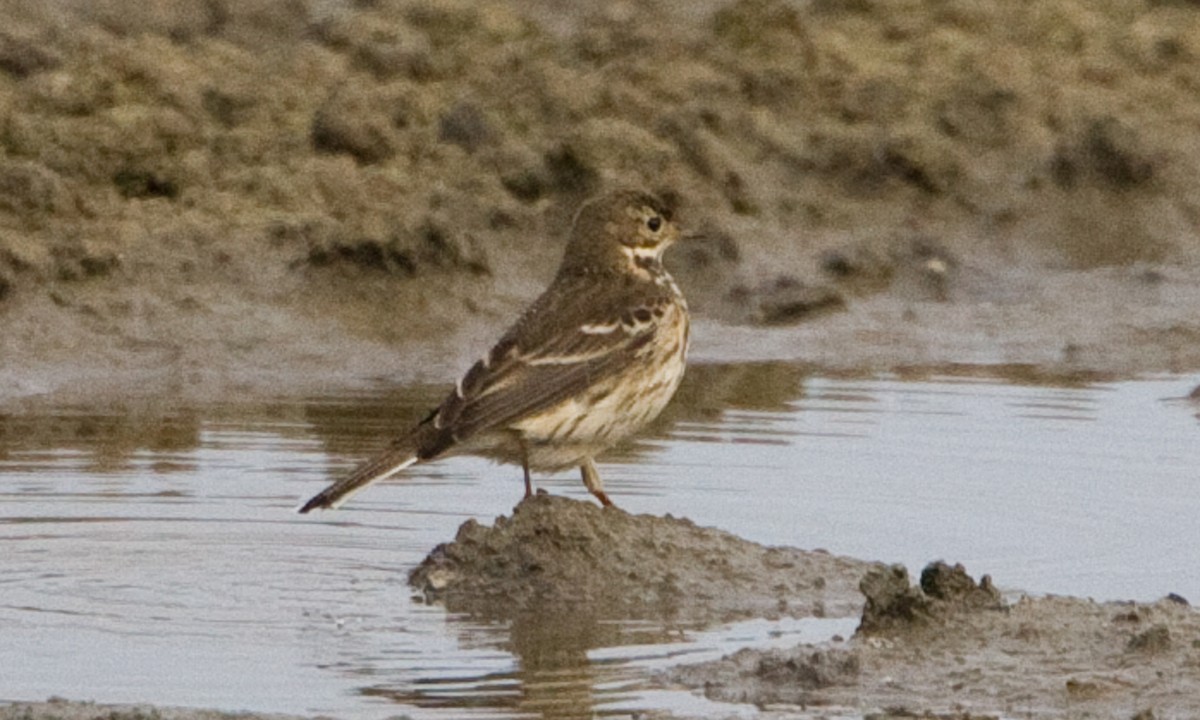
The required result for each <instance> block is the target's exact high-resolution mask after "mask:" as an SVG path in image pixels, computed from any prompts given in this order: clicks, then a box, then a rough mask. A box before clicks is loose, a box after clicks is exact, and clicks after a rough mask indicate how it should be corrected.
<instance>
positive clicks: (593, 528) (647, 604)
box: [409, 494, 869, 622]
mask: <svg viewBox="0 0 1200 720" xmlns="http://www.w3.org/2000/svg"><path fill="white" fill-rule="evenodd" d="M867 567H869V564H868V563H865V562H862V561H860V560H853V559H850V558H843V557H836V556H833V555H830V554H828V553H825V552H819V551H817V552H806V551H802V550H796V549H792V548H769V547H764V546H762V545H758V544H756V543H752V542H749V541H747V540H743V539H741V538H738V537H736V536H734V535H731V534H729V533H726V532H722V531H720V530H714V529H712V528H703V527H698V526H696V525H695V524H694V523H692V522H691V521H690V520H686V519H676V518H672V517H670V516H667V517H661V518H660V517H652V516H650V515H631V514H629V513H627V512H624V511H623V510H620V509H616V508H609V509H603V508H600V507H599V506H597V505H593V504H591V503H587V502H580V501H576V500H569V499H567V498H562V497H554V496H550V495H545V494H538V495H536V496H534V497H532V498H530V499H528V500H525V501H523V502H522V503H521V504H520V505H518V506H517V507H516V509H515V510H514V512H513V515H512V517H500V518H497V519H496V522H495V524H494V525H492V526H491V527H486V526H483V525H480V524H479V523H476V522H474V521H468V522H466V523H464V524H463V525H462V527H461V528H459V531H458V536H457V537H456V539H455V540H454V542H452V543H448V544H444V545H439V546H438V547H437V548H435V549H434V550H433V552H431V553H430V554H429V556H428V557H427V558H426V559H425V561H424V562H422V563H421V565H420V566H418V567H417V568H416V569H414V570H413V572H412V573H411V575H410V576H409V582H410V584H411V585H412V586H413V587H415V588H417V589H418V590H420V591H422V592H423V593H424V594H425V595H426V596H427V597H428V598H430V599H434V600H437V601H440V602H442V603H444V604H445V606H446V607H447V609H449V610H451V611H454V612H470V613H474V614H479V615H486V616H501V617H516V616H518V615H522V614H525V613H527V612H528V611H529V610H531V609H534V608H539V607H545V608H553V607H571V608H573V612H574V611H575V610H578V612H580V613H585V612H586V613H589V614H593V615H596V616H599V617H611V618H622V619H624V618H646V619H672V620H679V621H690V622H712V621H725V620H733V619H737V618H745V617H778V616H782V615H791V616H811V615H815V616H826V615H828V616H845V615H851V614H855V613H857V612H858V611H859V609H860V607H861V604H862V598H861V596H860V595H859V594H858V592H857V590H856V584H857V583H858V580H859V578H860V577H862V574H863V572H864V571H865V570H866V569H867Z"/></svg>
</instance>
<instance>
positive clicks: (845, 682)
mask: <svg viewBox="0 0 1200 720" xmlns="http://www.w3.org/2000/svg"><path fill="white" fill-rule="evenodd" d="M862 589H863V592H864V594H865V595H866V598H867V602H866V606H865V609H864V613H863V619H862V623H861V625H860V627H859V630H858V632H857V633H856V634H855V636H854V637H853V638H851V639H850V640H849V641H847V642H838V643H824V644H821V645H802V646H798V647H795V648H792V649H788V650H773V651H758V650H743V651H740V652H738V653H735V654H734V655H731V656H729V657H726V658H724V659H722V660H719V661H716V662H712V663H705V664H700V665H692V666H684V667H680V668H676V669H673V670H671V671H670V672H668V673H666V674H664V676H663V678H662V680H663V681H664V682H666V683H669V684H670V683H678V684H682V685H684V686H687V687H691V688H695V689H696V690H697V691H702V692H703V693H704V694H705V695H706V696H707V697H710V698H713V699H716V700H721V701H726V702H739V703H751V704H754V705H757V706H759V707H760V708H771V709H773V710H775V712H771V713H767V714H765V715H764V717H772V718H796V719H800V718H816V717H846V716H857V715H859V714H861V713H864V712H865V713H870V714H871V715H870V716H871V717H881V718H883V717H947V718H951V717H952V718H966V717H1011V716H1019V717H1029V718H1050V717H1056V718H1057V717H1093V718H1113V719H1117V718H1120V719H1121V720H1128V719H1129V718H1183V717H1195V716H1196V715H1197V714H1198V713H1200V682H1198V680H1197V675H1196V672H1195V668H1196V667H1197V664H1198V663H1200V615H1198V614H1197V613H1196V612H1195V610H1194V609H1192V608H1191V607H1190V606H1188V604H1187V602H1186V600H1184V599H1183V598H1179V597H1175V596H1171V597H1168V598H1164V599H1163V600H1160V601H1159V602H1156V603H1151V604H1145V603H1115V602H1112V603H1097V602H1093V601H1091V600H1084V599H1080V598H1070V597H1053V596H1051V597H1038V598H1031V597H1027V596H1020V597H1017V598H1015V599H1012V600H1010V601H1007V602H1006V601H1004V600H1002V598H1001V595H1000V593H999V592H997V591H996V590H995V588H994V587H993V586H992V585H991V583H990V580H989V579H988V578H986V577H985V578H984V579H983V580H982V581H981V582H980V583H978V584H977V583H975V582H974V581H973V580H972V579H971V578H970V577H968V576H967V575H966V573H965V571H964V570H963V569H962V568H961V566H959V567H954V568H951V567H949V566H946V565H944V564H940V563H938V564H934V565H931V566H929V567H928V568H926V570H925V571H924V573H923V574H922V577H921V580H920V583H919V584H918V585H915V586H910V585H909V581H908V576H907V573H906V572H905V571H904V570H903V568H898V567H893V568H887V567H883V566H878V567H876V568H875V569H873V570H872V571H871V572H870V573H869V574H868V575H867V576H866V577H865V578H864V580H863V583H862Z"/></svg>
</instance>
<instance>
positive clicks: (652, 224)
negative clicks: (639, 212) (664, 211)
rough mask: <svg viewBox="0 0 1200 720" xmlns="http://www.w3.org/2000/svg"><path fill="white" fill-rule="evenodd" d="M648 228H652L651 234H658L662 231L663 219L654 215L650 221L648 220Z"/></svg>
mask: <svg viewBox="0 0 1200 720" xmlns="http://www.w3.org/2000/svg"><path fill="white" fill-rule="evenodd" d="M646 227H648V228H650V232H658V231H659V230H661V229H662V218H660V217H659V216H657V215H654V216H653V217H651V218H650V219H648V220H646Z"/></svg>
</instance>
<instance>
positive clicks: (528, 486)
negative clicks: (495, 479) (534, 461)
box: [517, 438, 533, 500]
mask: <svg viewBox="0 0 1200 720" xmlns="http://www.w3.org/2000/svg"><path fill="white" fill-rule="evenodd" d="M517 443H518V444H519V445H520V446H521V469H522V470H524V471H525V499H526V500H528V499H529V498H531V497H533V478H532V477H530V475H529V446H528V445H526V444H525V439H524V438H518V439H517Z"/></svg>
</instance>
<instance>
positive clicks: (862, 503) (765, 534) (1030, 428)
mask: <svg viewBox="0 0 1200 720" xmlns="http://www.w3.org/2000/svg"><path fill="white" fill-rule="evenodd" d="M997 374H999V376H997ZM1195 385H1196V379H1195V378H1192V379H1190V380H1189V379H1186V378H1185V379H1166V380H1159V381H1154V382H1135V383H1113V382H1111V381H1109V380H1108V379H1105V378H1100V377H1087V376H1047V375H1045V374H1042V373H1039V372H1037V371H1036V370H1033V369H1030V368H1026V367H1011V368H985V369H980V368H974V367H952V368H934V369H928V370H920V369H914V370H909V371H905V372H904V373H901V374H899V375H897V376H891V377H887V378H879V377H869V376H852V375H846V376H835V377H831V376H829V375H821V376H813V375H811V374H810V372H809V371H808V370H807V369H806V368H804V367H802V366H797V365H790V364H783V363H763V364H753V365H740V366H695V367H692V368H690V369H689V372H688V375H687V377H686V379H685V381H684V385H683V386H682V387H681V389H680V392H679V395H678V397H677V400H676V402H675V403H673V404H672V405H671V406H670V408H669V409H668V411H667V412H666V413H665V414H664V416H663V417H662V418H660V420H659V421H658V422H657V423H656V424H655V426H654V427H653V428H651V431H650V432H649V433H648V434H647V436H645V437H643V438H642V439H640V440H638V441H635V442H633V443H630V444H629V445H627V446H625V447H623V448H619V449H617V450H616V451H614V452H613V453H611V454H610V455H609V456H607V457H606V458H605V459H606V460H607V461H608V462H611V463H614V464H615V465H616V467H612V468H610V469H609V470H610V471H611V472H610V471H606V472H605V477H606V479H609V485H610V489H611V490H612V491H613V492H614V496H615V497H616V498H617V501H618V502H619V503H620V504H622V505H623V506H625V507H626V508H628V509H630V510H632V511H637V512H648V513H654V514H663V513H666V512H670V513H673V514H676V515H685V516H687V517H690V518H692V519H694V520H695V521H696V522H698V523H700V524H704V525H716V526H718V527H722V528H724V529H727V530H731V531H733V532H735V533H738V534H740V535H743V536H746V537H750V538H752V539H755V540H758V541H760V542H766V543H771V544H785V545H793V546H799V547H816V546H823V547H828V548H830V549H831V550H833V551H835V552H845V553H849V554H854V555H859V556H864V557H871V558H879V559H883V560H899V561H903V562H906V563H908V564H910V566H911V565H916V566H918V567H919V565H920V564H922V563H924V562H925V561H928V560H931V559H934V558H939V557H941V558H945V559H948V560H963V561H965V562H966V563H967V567H968V569H969V570H971V571H978V572H991V573H993V575H994V576H995V577H996V578H997V581H998V582H1000V583H1002V584H1007V585H1009V586H1012V585H1016V586H1020V587H1027V588H1031V589H1033V590H1038V591H1053V592H1069V593H1075V594H1084V595H1095V596H1097V597H1102V598H1103V597H1138V598H1140V599H1155V598H1157V597H1159V596H1162V595H1165V594H1166V593H1167V592H1172V591H1175V592H1179V593H1180V594H1182V595H1184V596H1185V597H1189V598H1190V599H1192V600H1193V601H1195V599H1196V598H1197V597H1200V574H1198V573H1197V571H1196V569H1195V564H1194V558H1193V557H1192V556H1191V548H1194V547H1195V546H1196V545H1197V544H1200V529H1197V526H1196V524H1195V522H1194V518H1195V516H1196V515H1197V514H1198V513H1200V488H1198V487H1197V485H1196V483H1195V467H1196V466H1197V465H1198V464H1200V443H1196V442H1195V440H1196V437H1195V436H1196V432H1197V431H1198V430H1200V424H1198V423H1197V422H1196V419H1195V418H1193V414H1195V413H1196V410H1195V406H1194V404H1192V401H1188V400H1186V399H1184V396H1186V395H1187V394H1188V392H1189V390H1190V389H1191V388H1192V387H1194V386H1195ZM445 392H446V388H445V387H441V386H436V387H435V386H420V387H412V388H401V389H394V390H384V391H380V392H378V393H359V394H355V395H349V396H345V397H324V398H311V399H306V400H301V401H297V400H286V399H284V400H277V401H265V402H263V401H260V402H245V403H242V402H236V401H230V402H226V403H215V404H209V405H200V406H187V407H180V406H175V405H171V404H169V403H164V404H161V405H155V404H131V405H128V406H110V407H104V408H85V407H77V406H66V407H52V408H36V409H33V410H30V411H27V412H22V411H19V410H17V409H9V410H8V412H6V413H0V542H2V543H3V545H4V548H5V551H4V561H3V562H0V627H3V628H4V629H5V642H4V643H0V667H3V668H5V671H4V676H3V679H4V686H3V687H0V696H3V697H5V698H10V699H39V698H45V697H47V696H50V695H54V694H63V693H70V694H74V695H76V696H79V697H88V698H95V699H97V700H99V701H109V702H130V701H152V702H160V703H167V704H184V705H211V706H218V707H224V708H228V709H231V710H238V709H254V710H264V711H279V712H294V713H309V714H311V713H326V714H332V715H341V716H346V717H362V718H383V717H389V716H394V715H396V714H398V713H403V714H409V715H412V716H413V717H416V718H422V717H441V718H447V717H462V716H463V715H464V713H467V712H468V710H469V714H470V715H471V716H479V717H483V716H488V717H515V716H520V717H541V718H574V717H593V716H597V715H600V716H603V715H622V716H624V715H628V714H630V713H631V712H632V711H634V710H637V709H645V708H647V707H650V706H651V703H650V700H649V699H648V696H647V695H645V694H644V693H643V689H642V687H641V685H640V679H639V678H640V677H641V674H640V673H642V672H644V667H645V666H644V664H642V663H643V660H644V659H645V658H646V657H651V656H653V657H656V658H659V659H661V660H662V661H663V662H665V661H666V659H667V658H671V657H675V656H680V657H682V658H683V659H686V658H690V657H694V655H695V654H696V653H700V652H710V653H717V654H720V653H723V652H728V651H731V650H733V649H735V648H737V647H740V646H743V645H747V644H752V643H762V642H766V641H767V640H768V636H769V635H770V633H772V632H775V630H774V629H773V628H778V627H779V625H778V624H776V625H767V626H764V627H763V628H760V629H759V630H756V631H755V632H754V633H749V634H747V633H740V634H735V636H733V637H725V636H721V637H718V638H713V637H711V636H708V635H705V634H704V633H699V632H698V631H697V629H695V628H677V627H670V626H669V625H668V624H666V623H659V624H654V623H644V622H643V623H629V622H621V621H620V619H616V620H614V619H599V618H595V617H590V616H588V615H584V614H580V613H579V610H578V609H577V608H572V607H541V608H534V609H532V610H531V611H529V612H527V613H525V614H522V615H520V616H518V617H516V618H514V619H512V620H511V621H509V622H506V623H497V622H493V621H485V620H482V619H478V618H475V619H473V618H466V617H455V616H451V617H448V616H447V615H446V613H445V612H444V611H443V610H442V609H441V608H440V607H437V606H427V605H424V604H422V603H421V602H418V601H412V600H409V598H408V595H409V590H408V589H407V586H406V583H405V580H404V578H405V575H406V572H407V570H408V569H410V568H412V567H413V566H415V565H416V564H417V563H418V562H420V560H421V558H422V557H423V556H424V554H425V553H426V552H428V551H429V550H430V549H431V548H432V547H433V546H434V545H436V544H437V543H439V542H442V541H445V540H447V539H449V538H450V537H452V536H453V534H454V532H455V529H456V528H457V526H458V525H459V524H460V523H461V522H463V521H464V520H466V519H468V518H476V519H478V520H480V521H484V522H490V521H491V519H492V517H494V516H495V515H496V514H498V513H500V512H507V511H508V510H509V508H510V507H511V505H512V504H513V503H515V502H516V501H517V500H518V499H519V496H520V480H519V477H518V476H519V473H514V472H512V469H511V468H499V469H496V468H494V467H493V466H491V465H490V464H488V463H486V462H485V461H480V460H475V459H470V458H456V459H452V460H447V461H444V462H439V463H434V464H431V465H429V466H424V467H422V468H420V469H416V471H415V472H412V473H411V474H409V475H406V477H405V479H404V480H402V481H399V482H393V483H384V484H380V485H379V486H377V487H374V488H372V490H371V491H370V492H369V493H364V494H363V495H361V496H359V497H356V498H355V502H354V503H353V504H351V505H348V506H347V507H346V508H344V509H343V510H339V511H338V512H336V513H329V514H326V515H323V516H321V517H319V518H317V519H316V520H313V519H309V518H301V517H298V516H296V515H294V514H293V513H292V512H291V510H292V509H293V508H294V507H295V503H296V502H298V501H299V500H300V499H302V498H303V497H306V496H308V495H309V494H311V492H312V491H315V490H316V489H319V488H320V487H322V486H324V484H325V483H326V482H327V481H328V479H329V477H330V475H332V474H336V473H337V472H340V471H341V470H342V469H344V467H345V466H346V465H349V464H350V463H352V462H354V461H356V460H358V459H360V458H362V457H364V456H366V455H369V454H371V453H372V452H374V451H375V450H377V449H378V448H379V447H380V446H382V445H384V444H386V443H387V442H388V441H389V440H390V439H391V438H392V437H393V436H394V435H395V434H397V433H399V432H401V431H402V430H403V429H404V428H406V427H407V426H409V425H410V424H411V423H413V422H415V421H417V420H419V419H420V418H421V417H422V416H423V415H424V414H425V412H427V410H428V408H429V407H431V406H433V405H435V404H436V403H437V402H438V401H439V400H440V399H441V397H442V396H443V395H444V393H445ZM1163 399H1171V400H1170V402H1162V400H1163ZM543 484H544V485H546V486H547V487H549V488H550V489H551V490H552V491H553V492H560V493H564V494H570V495H573V496H575V497H582V496H583V495H584V494H585V491H584V489H583V488H582V486H580V484H579V483H578V480H577V479H576V477H575V475H574V474H573V473H566V474H564V475H561V476H557V477H551V478H545V479H544V483H543ZM1098 528H1101V529H1103V532H1097V529H1098ZM1162 528H1171V532H1170V533H1163V532H1162V531H1161V529H1162ZM914 569H916V568H914ZM705 643H708V644H707V645H705ZM181 677H186V678H188V682H187V683H186V684H182V685H181V684H180V682H179V678H181ZM677 700H681V699H680V698H674V699H673V700H672V701H671V702H675V701H677ZM693 700H694V701H695V702H700V700H698V699H694V698H693ZM670 707H674V706H673V705H672V706H670ZM693 714H695V713H693ZM719 714H720V713H718V715H719Z"/></svg>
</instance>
